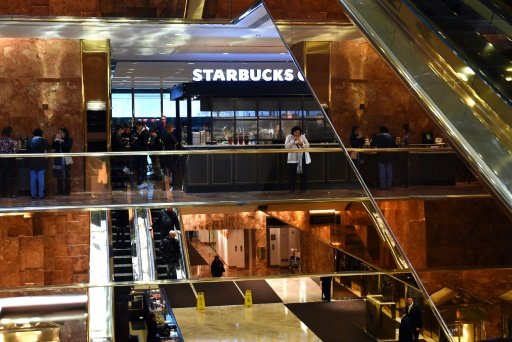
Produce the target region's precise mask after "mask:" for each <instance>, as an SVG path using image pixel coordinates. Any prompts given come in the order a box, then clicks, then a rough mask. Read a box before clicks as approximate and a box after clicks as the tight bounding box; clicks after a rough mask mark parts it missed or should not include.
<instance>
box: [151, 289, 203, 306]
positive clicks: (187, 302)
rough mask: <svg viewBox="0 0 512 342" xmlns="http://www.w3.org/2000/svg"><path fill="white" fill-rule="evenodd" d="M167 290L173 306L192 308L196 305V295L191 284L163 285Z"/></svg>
mask: <svg viewBox="0 0 512 342" xmlns="http://www.w3.org/2000/svg"><path fill="white" fill-rule="evenodd" d="M160 287H161V288H163V289H164V290H165V293H166V294H167V298H169V303H170V305H171V308H173V309H174V308H190V307H195V306H196V296H195V294H194V291H192V288H191V287H190V284H170V285H161V286H160Z"/></svg>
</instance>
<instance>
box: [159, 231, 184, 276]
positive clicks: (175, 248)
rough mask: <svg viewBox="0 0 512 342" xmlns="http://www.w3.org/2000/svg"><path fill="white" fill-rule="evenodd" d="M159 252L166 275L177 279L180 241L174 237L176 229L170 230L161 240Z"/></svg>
mask: <svg viewBox="0 0 512 342" xmlns="http://www.w3.org/2000/svg"><path fill="white" fill-rule="evenodd" d="M160 252H161V253H162V257H163V259H164V261H165V264H166V265H167V276H168V277H170V278H171V279H177V274H176V269H177V268H178V266H179V262H180V259H181V252H180V243H179V242H178V240H177V239H176V231H174V230H171V231H169V234H168V235H167V237H166V238H165V239H163V240H162V243H161V246H160Z"/></svg>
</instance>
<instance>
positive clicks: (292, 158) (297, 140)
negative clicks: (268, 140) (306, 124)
mask: <svg viewBox="0 0 512 342" xmlns="http://www.w3.org/2000/svg"><path fill="white" fill-rule="evenodd" d="M284 146H285V148H287V149H289V150H296V152H290V153H288V181H289V186H290V192H295V181H296V179H297V175H300V191H301V192H305V191H306V186H307V180H308V178H307V165H308V164H309V163H311V157H310V156H309V153H308V152H302V151H301V150H302V149H304V148H309V142H308V139H306V136H305V135H303V134H302V129H301V128H300V127H299V126H294V127H292V130H291V134H288V136H287V137H286V140H285V141H284Z"/></svg>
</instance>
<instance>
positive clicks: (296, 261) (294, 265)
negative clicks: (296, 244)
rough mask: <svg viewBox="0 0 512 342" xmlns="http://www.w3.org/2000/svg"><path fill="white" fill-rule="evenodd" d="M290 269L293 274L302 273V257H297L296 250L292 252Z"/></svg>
mask: <svg viewBox="0 0 512 342" xmlns="http://www.w3.org/2000/svg"><path fill="white" fill-rule="evenodd" d="M288 268H289V269H290V273H292V274H297V273H299V272H300V256H298V255H297V250H296V249H294V250H292V256H291V257H290V261H289V264H288Z"/></svg>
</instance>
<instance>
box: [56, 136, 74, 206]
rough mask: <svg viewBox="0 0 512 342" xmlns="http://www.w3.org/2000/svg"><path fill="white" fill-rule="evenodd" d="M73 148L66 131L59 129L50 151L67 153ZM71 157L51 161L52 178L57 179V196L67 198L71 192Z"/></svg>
mask: <svg viewBox="0 0 512 342" xmlns="http://www.w3.org/2000/svg"><path fill="white" fill-rule="evenodd" d="M71 147H73V139H71V138H70V137H69V133H68V130H67V129H65V128H59V129H58V130H57V134H56V135H55V139H54V141H53V143H52V149H53V150H54V151H55V152H59V153H69V152H71ZM71 164H73V159H72V158H71V157H56V158H55V159H54V160H53V176H54V177H55V178H57V195H64V196H67V195H69V193H70V192H71V177H70V173H71Z"/></svg>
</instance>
